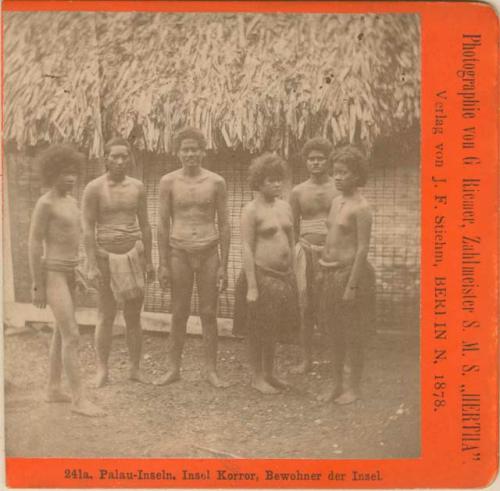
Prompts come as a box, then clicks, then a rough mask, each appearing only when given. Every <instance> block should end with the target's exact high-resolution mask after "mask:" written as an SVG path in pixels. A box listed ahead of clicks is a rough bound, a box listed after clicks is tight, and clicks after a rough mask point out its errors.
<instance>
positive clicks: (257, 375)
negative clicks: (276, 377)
mask: <svg viewBox="0 0 500 491" xmlns="http://www.w3.org/2000/svg"><path fill="white" fill-rule="evenodd" d="M248 339H249V348H250V365H251V369H252V382H251V384H252V387H253V388H254V389H256V390H258V391H259V392H260V393H262V394H266V395H269V394H271V395H272V394H277V393H278V392H279V390H278V389H277V388H276V387H274V386H273V385H271V383H270V382H269V380H268V378H269V370H271V373H272V370H273V368H274V352H273V347H272V346H269V340H266V339H264V336H262V330H261V329H252V330H251V332H250V335H249V338H248Z"/></svg>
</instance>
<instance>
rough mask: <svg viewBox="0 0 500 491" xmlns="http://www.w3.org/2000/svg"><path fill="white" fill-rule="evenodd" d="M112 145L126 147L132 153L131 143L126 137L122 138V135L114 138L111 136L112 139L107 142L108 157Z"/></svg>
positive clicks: (105, 152)
mask: <svg viewBox="0 0 500 491" xmlns="http://www.w3.org/2000/svg"><path fill="white" fill-rule="evenodd" d="M112 147H126V149H127V150H128V153H129V155H132V147H131V146H130V143H129V142H128V140H126V139H125V138H122V137H121V136H116V137H114V138H111V140H108V141H107V142H106V145H104V156H105V157H107V156H108V155H109V152H111V148H112Z"/></svg>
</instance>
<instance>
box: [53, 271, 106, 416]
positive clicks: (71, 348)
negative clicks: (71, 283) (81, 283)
mask: <svg viewBox="0 0 500 491" xmlns="http://www.w3.org/2000/svg"><path fill="white" fill-rule="evenodd" d="M47 303H48V304H49V306H50V308H51V310H52V313H53V314H54V317H55V320H56V325H57V329H58V330H59V333H60V338H61V348H62V356H61V359H62V364H63V367H64V371H65V374H66V377H67V378H68V382H69V386H70V389H71V398H72V410H73V411H74V412H77V413H80V414H83V415H85V416H98V415H100V414H102V410H101V409H100V408H98V407H97V406H95V405H94V404H93V403H92V402H90V401H89V400H88V399H87V398H86V397H85V395H84V393H83V386H82V381H81V377H80V368H79V362H78V338H79V333H78V325H77V324H76V320H75V312H74V304H73V298H72V294H71V291H70V288H69V287H68V282H67V277H66V273H62V272H56V271H48V272H47ZM57 342H58V341H57V338H56V340H55V343H56V344H57ZM56 347H57V346H54V348H56Z"/></svg>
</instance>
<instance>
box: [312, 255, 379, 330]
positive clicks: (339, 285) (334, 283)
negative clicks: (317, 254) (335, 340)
mask: <svg viewBox="0 0 500 491" xmlns="http://www.w3.org/2000/svg"><path fill="white" fill-rule="evenodd" d="M319 263H320V265H321V271H322V280H321V283H320V284H319V292H320V298H319V316H320V322H321V326H322V328H323V329H325V330H326V331H327V332H330V333H333V334H335V332H336V331H338V330H348V331H349V332H350V333H351V334H353V335H355V336H356V335H358V334H359V335H363V334H367V333H370V332H371V331H373V330H374V328H375V271H374V269H373V267H372V265H371V264H370V263H369V262H368V261H366V262H365V265H364V267H363V269H362V271H361V276H360V278H359V281H358V285H357V288H356V290H355V297H354V300H353V301H347V302H346V301H345V300H343V297H344V294H345V291H346V287H347V283H348V282H349V277H350V275H351V270H352V264H348V265H339V264H338V263H331V264H328V263H325V262H323V261H321V260H320V262H319Z"/></svg>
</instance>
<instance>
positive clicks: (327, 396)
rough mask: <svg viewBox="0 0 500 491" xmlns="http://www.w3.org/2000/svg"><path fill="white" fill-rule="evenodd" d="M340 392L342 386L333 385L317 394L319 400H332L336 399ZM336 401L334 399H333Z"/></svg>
mask: <svg viewBox="0 0 500 491" xmlns="http://www.w3.org/2000/svg"><path fill="white" fill-rule="evenodd" d="M341 392H342V386H340V385H334V386H332V387H330V388H329V389H327V390H326V391H325V392H323V394H320V395H319V396H318V401H320V402H332V401H333V400H335V399H337V398H338V397H339V396H340V394H341ZM335 402H336V401H335Z"/></svg>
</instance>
